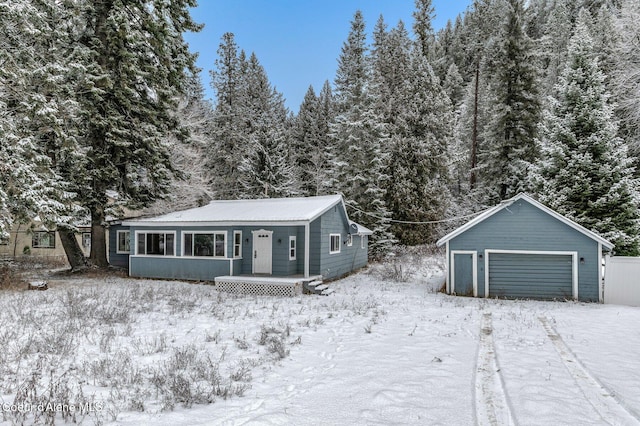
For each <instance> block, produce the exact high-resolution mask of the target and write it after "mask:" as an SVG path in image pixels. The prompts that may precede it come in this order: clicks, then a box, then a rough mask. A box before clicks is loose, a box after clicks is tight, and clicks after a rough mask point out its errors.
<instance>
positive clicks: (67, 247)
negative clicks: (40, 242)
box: [58, 227, 88, 272]
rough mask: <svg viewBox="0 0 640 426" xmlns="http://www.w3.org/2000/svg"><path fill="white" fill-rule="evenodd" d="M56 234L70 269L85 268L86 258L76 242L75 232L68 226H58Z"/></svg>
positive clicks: (80, 269) (86, 264)
mask: <svg viewBox="0 0 640 426" xmlns="http://www.w3.org/2000/svg"><path fill="white" fill-rule="evenodd" d="M58 235H59V236H60V241H62V247H63V248H64V253H65V254H66V255H67V261H68V262H69V265H71V271H72V272H76V271H82V270H84V269H87V266H88V263H87V259H86V258H85V257H84V252H83V251H82V248H80V244H78V240H77V239H76V233H75V232H73V230H71V229H69V228H64V227H58Z"/></svg>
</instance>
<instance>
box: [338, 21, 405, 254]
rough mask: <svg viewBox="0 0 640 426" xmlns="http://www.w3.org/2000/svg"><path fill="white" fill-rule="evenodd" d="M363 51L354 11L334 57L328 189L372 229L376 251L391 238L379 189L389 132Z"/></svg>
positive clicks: (362, 32) (362, 36)
mask: <svg viewBox="0 0 640 426" xmlns="http://www.w3.org/2000/svg"><path fill="white" fill-rule="evenodd" d="M367 50H368V49H367V45H366V33H365V23H364V19H363V17H362V13H361V12H360V11H357V12H356V13H355V15H354V18H353V20H352V22H351V30H350V32H349V36H348V38H347V41H346V42H345V43H344V44H343V46H342V51H341V54H340V58H339V59H338V70H337V73H336V79H335V87H336V91H335V100H336V104H335V105H336V117H335V119H334V121H333V122H332V123H331V124H330V129H331V136H332V137H333V138H334V140H335V141H336V149H335V151H334V153H333V155H334V156H333V158H332V159H331V164H332V167H331V168H332V173H333V180H332V182H333V189H334V190H336V191H339V192H342V194H343V195H344V197H345V201H346V203H347V208H348V210H349V215H350V217H351V218H352V219H353V220H355V221H357V222H359V223H362V224H363V225H365V226H367V227H369V228H371V229H372V230H373V231H374V235H373V237H372V243H371V249H372V253H373V254H374V255H375V254H380V253H382V252H383V251H384V250H385V249H386V248H388V247H389V246H390V244H391V243H392V242H393V241H394V237H393V235H392V234H391V232H390V231H389V226H390V223H389V219H390V213H389V211H388V209H387V206H386V204H385V189H384V187H385V185H386V181H387V179H388V176H387V175H386V173H385V172H386V166H387V164H386V163H387V159H388V149H387V146H386V145H387V141H388V135H387V133H386V129H385V124H384V120H383V117H382V115H381V114H380V113H379V112H378V110H377V108H376V105H377V103H376V100H375V99H374V94H373V92H372V90H371V83H372V77H371V66H370V62H369V57H368V55H367Z"/></svg>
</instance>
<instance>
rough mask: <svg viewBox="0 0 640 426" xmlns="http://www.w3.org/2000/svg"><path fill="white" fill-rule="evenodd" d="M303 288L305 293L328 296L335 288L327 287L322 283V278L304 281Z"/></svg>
mask: <svg viewBox="0 0 640 426" xmlns="http://www.w3.org/2000/svg"><path fill="white" fill-rule="evenodd" d="M304 289H305V292H306V293H307V294H318V295H323V296H328V295H330V294H331V293H333V292H334V291H335V290H333V289H331V288H329V286H328V285H326V284H323V282H322V280H313V281H311V282H308V283H304Z"/></svg>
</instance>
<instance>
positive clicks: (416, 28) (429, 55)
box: [413, 0, 436, 61]
mask: <svg viewBox="0 0 640 426" xmlns="http://www.w3.org/2000/svg"><path fill="white" fill-rule="evenodd" d="M415 8H416V10H415V11H414V12H413V19H414V21H413V32H414V33H415V34H416V37H417V40H416V43H417V45H418V48H419V50H420V52H421V53H422V54H423V55H424V56H425V58H426V59H427V60H428V61H431V60H433V59H434V55H435V40H436V37H435V32H434V30H433V25H432V22H433V20H434V18H435V17H436V14H435V9H434V8H433V5H432V1H431V0H415Z"/></svg>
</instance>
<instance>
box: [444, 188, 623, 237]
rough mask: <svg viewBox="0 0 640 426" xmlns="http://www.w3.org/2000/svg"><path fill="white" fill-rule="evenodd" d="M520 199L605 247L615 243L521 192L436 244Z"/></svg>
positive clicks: (458, 233) (460, 232)
mask: <svg viewBox="0 0 640 426" xmlns="http://www.w3.org/2000/svg"><path fill="white" fill-rule="evenodd" d="M520 199H522V200H525V201H527V202H528V203H529V204H531V205H533V206H534V207H537V208H539V209H540V210H542V211H543V212H545V213H547V214H548V215H550V216H552V217H554V218H556V219H558V220H559V221H560V222H563V223H565V224H567V225H569V226H570V227H571V228H573V229H575V230H576V231H578V232H580V233H582V234H584V235H586V236H587V237H589V238H591V239H593V240H595V241H597V242H599V243H600V244H602V245H603V246H604V247H606V248H608V249H612V248H613V243H611V242H610V241H608V240H605V239H604V238H602V237H601V236H600V235H598V234H596V233H595V232H593V231H590V230H588V229H587V228H585V227H584V226H582V225H579V224H577V223H576V222H574V221H572V220H571V219H569V218H567V217H564V216H563V215H561V214H560V213H557V212H555V211H553V210H551V209H550V208H549V207H547V206H545V205H544V204H542V203H540V202H538V201H536V200H534V199H533V198H531V197H530V196H528V195H527V194H524V193H520V194H518V195H516V196H515V197H513V198H510V199H508V200H504V201H502V202H501V203H500V204H498V205H497V206H495V207H493V208H491V209H489V210H487V211H486V212H484V213H482V214H481V215H479V216H476V217H475V218H474V219H472V220H470V221H469V222H467V223H466V224H464V225H462V226H461V227H459V228H458V229H456V230H454V231H453V232H451V233H449V234H447V235H445V236H444V237H442V238H440V239H439V240H438V242H437V243H436V245H437V246H438V247H440V246H442V245H443V244H445V243H446V242H447V241H449V240H451V239H453V238H454V237H457V236H458V235H460V234H462V233H463V232H465V231H466V230H467V229H470V228H473V227H474V226H476V225H477V224H478V223H480V222H482V221H484V220H485V219H487V218H489V217H491V216H493V215H494V214H496V213H498V212H499V211H500V210H502V209H504V208H507V207H509V206H510V205H511V204H513V203H514V202H516V201H517V200H520Z"/></svg>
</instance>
